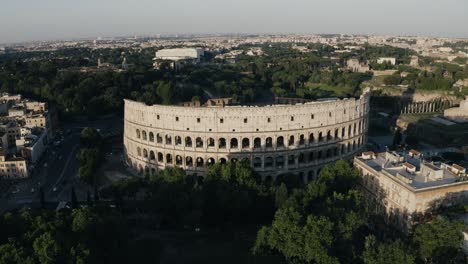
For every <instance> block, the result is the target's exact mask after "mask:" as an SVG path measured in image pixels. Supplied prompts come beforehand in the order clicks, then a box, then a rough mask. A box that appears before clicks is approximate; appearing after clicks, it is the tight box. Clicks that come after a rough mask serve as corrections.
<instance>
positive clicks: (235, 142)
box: [230, 138, 239, 149]
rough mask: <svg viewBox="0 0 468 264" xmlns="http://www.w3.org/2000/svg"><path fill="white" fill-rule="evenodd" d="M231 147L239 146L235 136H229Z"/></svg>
mask: <svg viewBox="0 0 468 264" xmlns="http://www.w3.org/2000/svg"><path fill="white" fill-rule="evenodd" d="M230 147H231V149H236V148H238V147H239V144H238V142H237V138H231V144H230Z"/></svg>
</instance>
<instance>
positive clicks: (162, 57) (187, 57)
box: [153, 48, 204, 70]
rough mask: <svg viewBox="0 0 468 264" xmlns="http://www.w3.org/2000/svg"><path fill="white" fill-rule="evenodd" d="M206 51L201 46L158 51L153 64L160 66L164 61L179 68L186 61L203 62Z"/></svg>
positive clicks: (156, 66) (174, 67)
mask: <svg viewBox="0 0 468 264" xmlns="http://www.w3.org/2000/svg"><path fill="white" fill-rule="evenodd" d="M203 55H204V51H203V49H201V48H176V49H162V50H158V51H156V55H155V57H154V59H153V60H154V63H153V66H154V67H155V68H159V67H160V66H161V65H162V64H163V63H164V62H168V63H169V64H170V66H171V67H172V68H173V69H175V70H177V69H179V68H180V67H182V66H183V64H185V63H191V64H192V63H193V64H197V63H200V62H201V58H202V56H203Z"/></svg>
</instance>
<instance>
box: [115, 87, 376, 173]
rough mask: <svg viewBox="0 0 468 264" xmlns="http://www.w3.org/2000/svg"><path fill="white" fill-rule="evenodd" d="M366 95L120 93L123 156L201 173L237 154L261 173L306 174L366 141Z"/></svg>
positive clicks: (141, 164)
mask: <svg viewBox="0 0 468 264" xmlns="http://www.w3.org/2000/svg"><path fill="white" fill-rule="evenodd" d="M369 96H370V95H369V92H368V91H366V92H365V93H364V94H363V95H361V96H360V98H359V99H355V98H347V99H342V100H339V99H331V100H324V101H315V102H308V103H300V104H295V105H269V106H224V107H182V106H164V105H151V106H147V105H145V104H144V103H141V102H135V101H131V100H125V127H124V145H125V151H126V153H125V154H126V158H127V163H128V164H129V165H130V166H131V167H133V168H134V169H136V170H138V171H140V172H144V171H145V170H146V171H148V172H151V171H156V170H158V169H163V168H165V167H168V166H177V167H181V168H183V169H185V170H187V172H188V173H197V174H198V175H204V172H205V169H206V166H209V165H210V164H213V163H216V162H221V163H224V162H226V161H229V160H238V161H241V160H243V161H246V162H248V163H249V164H250V165H251V166H252V167H253V168H254V169H255V170H256V171H258V172H259V173H260V174H261V175H262V176H263V177H268V176H271V177H272V178H275V177H276V176H277V175H280V174H284V173H295V174H299V175H301V176H302V177H303V179H304V181H307V180H311V179H313V178H314V177H316V175H317V173H318V171H319V170H320V168H321V167H323V166H324V165H326V164H328V163H330V162H333V161H335V160H338V159H341V158H343V159H350V158H352V157H353V156H354V155H355V153H357V152H358V151H360V150H361V149H362V148H363V146H365V143H366V142H367V129H368V113H369Z"/></svg>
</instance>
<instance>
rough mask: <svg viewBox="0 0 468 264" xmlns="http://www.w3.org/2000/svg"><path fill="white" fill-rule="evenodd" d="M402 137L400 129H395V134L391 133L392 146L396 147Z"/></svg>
mask: <svg viewBox="0 0 468 264" xmlns="http://www.w3.org/2000/svg"><path fill="white" fill-rule="evenodd" d="M401 139H402V135H401V131H400V129H397V130H395V134H393V146H394V147H396V146H398V145H400V143H401Z"/></svg>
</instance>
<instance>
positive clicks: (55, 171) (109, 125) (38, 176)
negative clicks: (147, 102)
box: [0, 117, 123, 212]
mask: <svg viewBox="0 0 468 264" xmlns="http://www.w3.org/2000/svg"><path fill="white" fill-rule="evenodd" d="M122 124H123V121H122V119H121V118H116V117H113V118H109V119H105V120H97V121H92V122H80V123H71V124H65V125H64V126H63V127H62V130H63V131H70V133H69V134H68V135H64V136H63V140H62V144H60V145H59V146H49V147H48V149H47V151H46V152H45V153H44V154H43V155H42V158H41V160H40V161H39V162H38V163H37V165H36V168H35V169H34V171H33V173H32V175H31V177H30V178H29V179H26V180H21V181H18V184H16V185H15V186H12V187H11V188H10V190H9V192H8V193H6V194H4V195H3V196H2V197H1V199H0V212H4V211H5V210H10V209H14V208H20V207H23V206H28V207H34V206H38V205H39V203H40V193H39V189H40V188H42V190H43V191H44V197H45V201H46V202H59V201H70V200H71V189H72V187H74V188H75V192H76V194H77V197H78V199H79V200H84V199H86V193H87V192H88V191H90V190H91V187H90V186H87V185H85V184H83V183H80V182H79V179H78V168H79V164H78V161H77V159H76V154H77V153H78V151H79V143H80V133H81V130H82V129H83V128H84V127H93V128H95V129H99V130H100V131H103V132H104V133H109V134H112V133H117V132H121V129H122V126H123V125H122Z"/></svg>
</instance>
